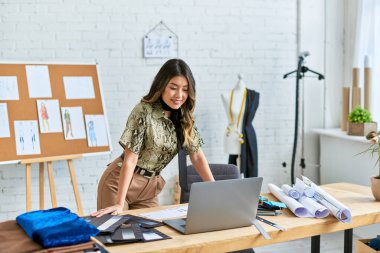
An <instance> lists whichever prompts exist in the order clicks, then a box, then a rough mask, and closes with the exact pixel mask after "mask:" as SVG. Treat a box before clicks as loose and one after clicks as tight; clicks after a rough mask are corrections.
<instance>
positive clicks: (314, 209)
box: [298, 196, 330, 218]
mask: <svg viewBox="0 0 380 253" xmlns="http://www.w3.org/2000/svg"><path fill="white" fill-rule="evenodd" d="M298 201H299V202H300V203H301V204H302V205H303V206H304V207H305V208H306V209H307V210H308V211H309V212H310V213H311V214H314V216H315V217H316V218H325V217H327V216H328V215H329V213H330V211H329V209H327V208H326V207H325V206H322V205H321V204H319V203H318V202H317V201H316V200H315V199H313V198H309V197H306V196H302V197H301V198H300V199H299V200H298Z"/></svg>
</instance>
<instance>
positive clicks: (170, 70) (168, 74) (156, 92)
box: [141, 59, 195, 147]
mask: <svg viewBox="0 0 380 253" xmlns="http://www.w3.org/2000/svg"><path fill="white" fill-rule="evenodd" d="M176 76H183V77H185V78H186V79H187V82H188V84H189V89H188V94H189V95H188V97H187V99H186V102H185V103H184V104H183V105H182V106H181V112H182V120H181V124H182V129H183V136H184V143H183V144H184V146H186V147H189V146H190V145H192V143H193V139H192V129H193V127H194V116H193V113H194V109H195V80H194V77H193V73H191V70H190V68H189V66H188V65H187V64H186V63H185V62H184V61H183V60H181V59H171V60H168V61H167V62H166V63H165V64H164V65H163V66H162V67H161V69H160V70H159V71H158V73H157V75H156V76H155V78H154V80H153V83H152V86H151V87H150V90H149V93H148V94H147V95H145V96H144V97H143V98H142V100H141V101H143V102H147V103H154V102H156V101H157V100H158V99H160V97H161V95H162V93H163V92H164V90H165V87H166V85H167V84H168V83H169V81H170V79H172V78H173V77H176Z"/></svg>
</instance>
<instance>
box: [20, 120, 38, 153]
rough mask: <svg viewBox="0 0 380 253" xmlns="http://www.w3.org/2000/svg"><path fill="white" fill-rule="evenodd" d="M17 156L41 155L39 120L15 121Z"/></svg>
mask: <svg viewBox="0 0 380 253" xmlns="http://www.w3.org/2000/svg"><path fill="white" fill-rule="evenodd" d="M14 127H15V135H16V138H15V141H16V153H17V155H34V154H40V153H41V150H40V138H39V135H38V124H37V120H24V121H14Z"/></svg>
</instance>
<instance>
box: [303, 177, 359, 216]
mask: <svg viewBox="0 0 380 253" xmlns="http://www.w3.org/2000/svg"><path fill="white" fill-rule="evenodd" d="M302 180H303V181H304V182H305V184H306V185H308V186H310V187H311V188H313V189H314V191H315V196H314V197H315V198H316V199H317V200H318V202H319V203H321V204H322V205H324V206H325V207H327V209H329V210H330V212H331V213H332V214H333V215H334V216H335V217H336V218H337V219H338V220H340V221H341V222H343V223H350V222H351V220H352V217H351V211H350V209H348V208H347V207H346V206H345V205H343V204H342V203H341V202H339V201H338V200H337V199H336V198H334V197H333V196H331V195H330V194H328V193H327V192H325V191H324V190H323V189H322V188H320V187H319V186H317V185H316V184H314V183H313V182H312V181H311V180H310V179H308V178H307V177H304V176H303V177H302Z"/></svg>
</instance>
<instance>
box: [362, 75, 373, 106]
mask: <svg viewBox="0 0 380 253" xmlns="http://www.w3.org/2000/svg"><path fill="white" fill-rule="evenodd" d="M371 92H372V69H371V68H365V69H364V108H365V109H367V110H368V111H369V112H371Z"/></svg>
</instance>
